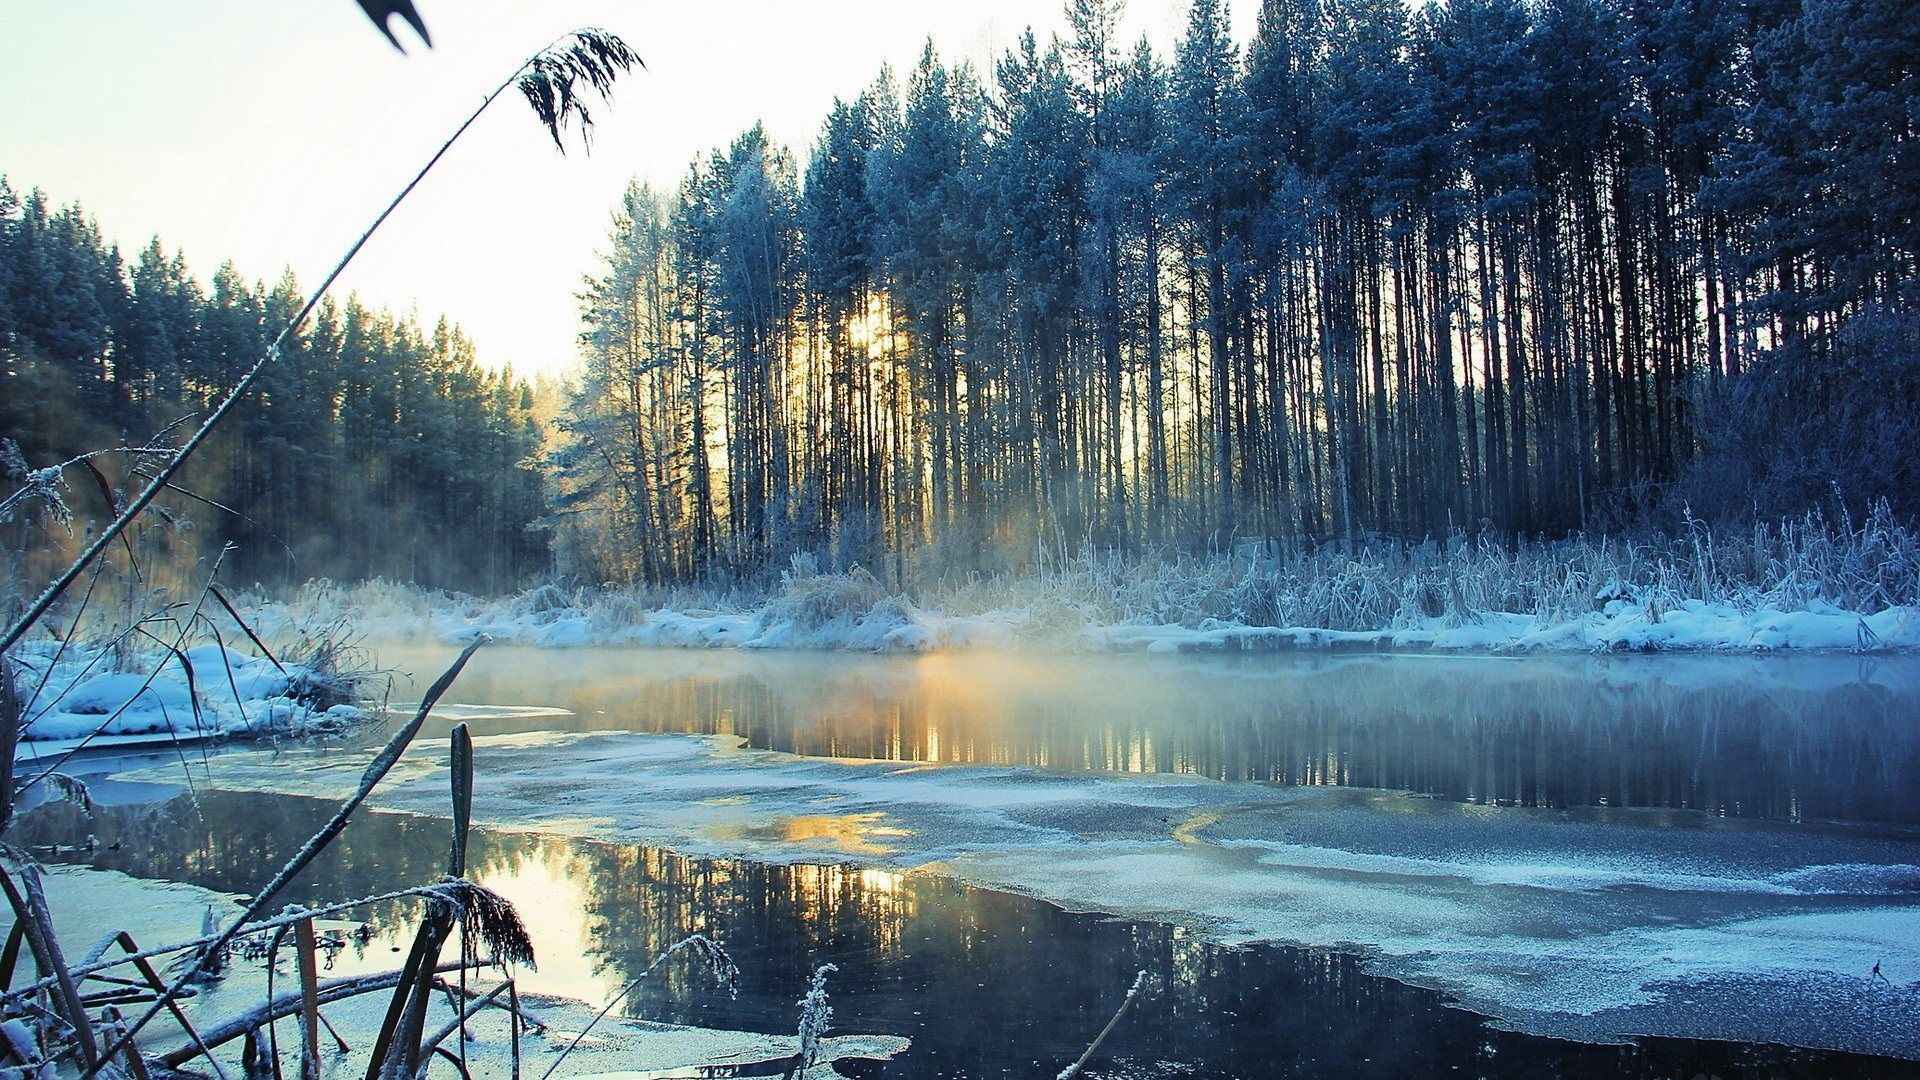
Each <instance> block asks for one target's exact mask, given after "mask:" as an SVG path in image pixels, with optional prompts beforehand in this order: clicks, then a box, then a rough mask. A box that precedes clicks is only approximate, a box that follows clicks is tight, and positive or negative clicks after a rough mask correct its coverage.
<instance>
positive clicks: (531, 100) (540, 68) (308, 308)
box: [0, 27, 645, 653]
mask: <svg viewBox="0 0 1920 1080" xmlns="http://www.w3.org/2000/svg"><path fill="white" fill-rule="evenodd" d="M644 66H645V65H644V64H642V63H641V61H640V57H639V56H638V55H637V54H635V53H634V51H633V50H632V49H630V48H628V47H627V44H626V42H624V41H622V40H620V38H619V37H617V36H616V35H614V34H612V33H609V32H608V31H606V30H601V29H598V28H595V27H587V28H585V29H581V30H575V31H573V32H572V33H570V34H566V35H564V36H562V37H560V38H557V39H555V40H554V41H553V42H552V43H550V44H548V45H547V47H546V48H543V49H541V50H540V51H539V52H536V53H534V54H533V55H532V56H529V57H527V58H526V59H525V60H523V61H521V62H520V64H519V66H518V67H515V68H514V69H513V71H512V72H511V73H510V74H509V75H508V76H507V77H506V78H505V79H504V80H502V81H501V83H500V85H499V86H497V87H495V88H494V89H493V92H492V93H490V94H488V95H487V96H486V97H485V98H484V99H482V100H481V102H480V105H479V107H478V108H476V109H474V110H473V113H472V114H471V115H470V116H468V117H467V119H466V120H465V122H463V123H462V124H461V125H460V126H459V127H458V128H455V129H454V132H453V134H452V135H450V136H448V138H447V141H446V142H444V143H442V144H441V145H440V149H438V150H436V151H434V154H433V156H432V157H430V158H428V159H427V163H426V164H425V165H423V166H421V167H420V171H419V172H417V173H415V174H414V177H413V179H412V180H409V181H407V185H406V186H405V187H403V188H401V189H400V193H399V194H398V195H395V196H394V197H393V201H392V202H390V203H388V204H387V207H386V209H384V210H382V211H380V214H379V216H378V217H376V218H374V219H373V224H371V225H369V226H367V229H366V231H365V232H363V233H361V234H360V238H359V239H357V240H355V241H354V242H353V245H352V246H351V247H349V248H347V253H346V254H345V255H343V256H341V257H340V261H339V262H338V263H336V264H334V267H333V269H332V270H331V271H330V272H329V273H328V274H327V276H326V277H325V278H324V279H323V280H322V281H321V282H320V287H319V288H317V289H315V290H314V291H313V293H312V294H311V295H309V296H308V297H307V301H306V303H305V304H303V305H301V307H300V310H299V311H298V312H296V313H295V314H294V316H293V318H292V319H289V320H288V321H287V325H285V326H283V327H281V329H280V332H279V334H277V335H275V337H274V339H273V343H272V344H270V345H268V346H267V351H266V352H265V353H264V354H262V355H261V357H260V358H259V359H258V360H257V361H255V362H254V365H253V367H252V368H250V369H248V371H247V373H246V374H245V375H243V376H241V377H240V381H239V382H237V383H235V384H234V385H233V388H232V389H231V390H229V391H227V394H226V396H225V397H224V398H222V399H221V400H220V404H219V405H218V406H216V407H215V408H214V410H213V412H212V413H210V414H209V415H208V416H207V418H206V420H205V421H204V422H202V423H201V425H200V427H199V429H198V430H196V431H195V432H194V433H193V435H192V436H191V437H189V438H188V439H187V441H186V442H185V443H183V444H181V446H180V448H179V449H177V450H175V451H174V452H173V454H172V456H170V457H169V458H168V459H167V462H166V464H165V465H163V466H161V468H160V469H159V471H157V472H155V473H153V474H152V475H151V476H150V478H149V479H148V481H147V486H146V487H144V488H142V489H141V491H140V493H139V494H138V495H136V496H134V497H133V499H132V500H130V501H129V502H128V503H127V504H126V506H125V508H124V509H122V510H121V511H120V513H119V515H118V516H116V517H115V518H114V520H113V522H112V524H110V525H108V526H107V527H106V528H105V529H102V530H101V531H100V534H99V535H98V536H96V537H94V539H93V541H92V543H90V544H88V545H87V547H86V549H85V550H83V551H82V552H81V553H80V554H79V555H78V556H77V557H75V559H74V560H73V562H72V564H71V565H69V566H68V567H67V568H66V569H65V570H64V571H62V572H61V573H60V576H58V577H56V578H55V579H54V580H53V582H52V583H51V584H49V585H48V586H47V587H46V589H45V590H44V591H42V592H41V594H40V595H39V597H37V598H36V599H35V600H34V602H33V603H32V604H30V605H28V607H27V609H26V611H25V612H24V613H23V614H22V615H21V616H20V617H19V618H18V619H16V620H14V622H13V623H12V625H10V626H8V627H7V631H6V636H5V637H4V638H0V653H5V652H6V651H7V650H8V649H11V648H12V647H13V646H14V645H15V644H16V643H17V642H19V640H20V639H21V638H22V637H25V636H26V633H27V631H28V630H29V629H31V628H32V627H33V625H34V624H35V623H36V622H38V621H39V620H40V618H41V617H42V616H44V615H45V614H46V613H47V612H48V610H50V609H51V608H52V607H53V605H54V603H55V602H57V601H58V600H59V599H60V596H61V594H62V593H64V592H66V590H67V587H68V586H69V585H72V584H73V582H74V580H75V579H77V578H78V577H79V576H80V575H81V574H82V573H84V572H85V571H86V569H87V567H88V566H89V565H91V564H92V563H93V561H94V560H95V559H97V558H99V557H100V554H101V552H103V551H105V550H106V549H107V546H108V545H110V544H112V543H113V542H114V541H115V540H116V539H117V538H118V537H119V536H120V534H121V532H123V531H124V530H125V529H126V528H127V526H128V525H130V524H132V523H133V521H134V520H135V519H136V518H138V517H139V516H140V514H141V513H142V512H143V511H145V510H146V508H147V506H148V504H150V503H152V502H153V500H154V498H155V497H156V496H158V495H159V494H160V492H162V491H164V490H166V489H167V488H168V487H170V486H171V483H172V481H173V477H174V475H175V474H176V473H178V472H179V471H180V468H181V466H182V465H185V464H186V461H187V458H189V457H191V456H192V455H193V452H194V451H195V450H197V449H199V448H200V445H201V444H202V443H204V442H206V440H207V437H208V436H210V435H211V434H213V429H214V428H216V427H218V426H219V425H220V422H221V421H222V420H224V419H226V416H227V414H228V413H229V412H231V411H233V407H234V405H235V404H236V403H237V402H238V401H239V400H240V399H241V398H242V397H243V396H245V395H246V393H247V391H248V390H249V389H250V388H251V387H252V386H253V384H254V382H255V381H256V380H257V379H259V377H260V373H261V372H262V371H263V370H265V369H266V367H267V365H268V364H270V363H272V362H273V361H274V360H275V359H276V358H277V357H279V355H280V347H281V345H282V344H283V343H284V342H285V341H286V340H287V339H288V338H289V337H290V336H292V335H293V333H294V332H295V331H296V330H298V329H299V328H300V326H301V324H302V323H304V322H306V319H307V316H308V315H310V314H312V312H313V309H314V308H315V307H317V306H318V305H319V303H320V300H321V298H322V297H324V296H325V295H326V294H327V290H328V289H330V288H332V287H333V283H334V281H335V280H336V279H338V278H339V276H340V274H341V272H342V271H344V270H346V268H347V265H348V264H349V263H351V262H352V261H353V258H354V256H356V255H358V254H359V253H360V249H361V248H363V247H365V246H366V244H367V241H368V240H370V239H372V238H373V234H374V233H375V232H376V231H378V230H379V228H380V226H381V225H383V224H385V223H386V220H387V218H388V217H389V216H391V215H392V214H393V212H394V210H395V209H397V208H398V207H399V206H400V204H401V203H402V202H404V201H405V200H406V198H407V196H408V195H411V194H412V193H413V189H414V188H416V187H418V186H419V185H420V181H421V180H423V179H425V178H426V175H427V173H429V172H431V171H432V170H433V167H434V166H435V165H438V164H439V163H440V159H441V158H443V157H445V156H446V154H447V151H448V150H450V149H452V148H453V144H454V143H456V142H458V141H459V139H460V137H461V136H462V135H464V134H466V132H467V129H468V128H470V127H472V126H473V123H474V121H476V120H478V119H480V116H481V114H482V113H484V112H486V111H487V108H488V106H490V105H492V104H493V103H494V101H495V99H497V98H499V96H500V95H501V94H503V93H505V92H506V91H507V89H508V88H509V87H512V86H516V85H517V86H518V87H519V89H520V92H521V94H522V95H523V96H525V97H526V99H527V103H528V104H529V105H531V106H532V107H533V112H534V116H535V117H537V118H538V119H539V120H540V123H541V124H543V125H544V126H545V127H546V129H547V133H548V134H549V135H551V136H552V137H553V143H554V145H555V146H557V147H559V148H560V150H561V152H562V153H565V151H566V143H565V141H564V139H563V137H562V131H563V129H565V128H567V127H568V126H570V125H571V126H573V127H576V128H577V129H578V130H579V132H580V137H581V144H582V145H583V146H586V145H588V142H589V137H588V133H589V132H590V130H591V129H592V126H593V115H592V113H590V112H589V111H588V109H587V102H588V100H589V99H590V98H592V97H598V98H599V99H600V100H602V101H604V100H606V98H607V96H608V95H609V94H610V93H611V92H612V89H613V84H614V81H615V80H616V79H617V78H618V77H619V76H620V75H622V74H625V73H626V72H628V71H631V70H632V69H633V68H635V67H644Z"/></svg>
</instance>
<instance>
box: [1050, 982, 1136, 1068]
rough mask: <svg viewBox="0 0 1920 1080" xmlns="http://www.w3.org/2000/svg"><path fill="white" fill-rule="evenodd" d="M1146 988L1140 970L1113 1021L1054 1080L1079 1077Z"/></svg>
mask: <svg viewBox="0 0 1920 1080" xmlns="http://www.w3.org/2000/svg"><path fill="white" fill-rule="evenodd" d="M1146 988H1147V973H1146V971H1145V970H1144V969H1142V970H1141V971H1140V972H1138V973H1137V974H1135V975H1134V977H1133V989H1131V990H1128V991H1127V997H1126V1000H1124V1001H1122V1002H1121V1003H1120V1007H1119V1008H1118V1009H1115V1010H1114V1012H1113V1019H1111V1020H1109V1021H1107V1026H1106V1027H1103V1028H1101V1029H1100V1034H1098V1035H1095V1036H1094V1037H1093V1044H1092V1045H1091V1046H1088V1047H1087V1052H1086V1053H1084V1054H1081V1055H1080V1059H1079V1060H1078V1061H1075V1062H1074V1063H1073V1064H1071V1065H1069V1066H1067V1067H1066V1068H1064V1069H1061V1070H1060V1075H1059V1076H1058V1077H1057V1078H1056V1080H1073V1078H1074V1077H1076V1076H1079V1075H1080V1070H1082V1069H1084V1068H1086V1067H1087V1062H1089V1061H1091V1060H1093V1055H1094V1054H1096V1053H1098V1052H1099V1050H1100V1044H1101V1043H1104V1042H1106V1041H1107V1036H1109V1035H1111V1034H1113V1029H1114V1028H1117V1027H1119V1026H1120V1018H1121V1017H1123V1016H1125V1015H1127V1010H1128V1009H1130V1008H1132V1007H1133V1001H1134V999H1135V998H1137V997H1139V996H1140V992H1141V991H1142V990H1145V989H1146Z"/></svg>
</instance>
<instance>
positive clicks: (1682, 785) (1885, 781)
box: [381, 648, 1920, 824]
mask: <svg viewBox="0 0 1920 1080" xmlns="http://www.w3.org/2000/svg"><path fill="white" fill-rule="evenodd" d="M442 652H443V650H439V649H427V650H420V649H399V648H395V649H383V650H382V653H381V655H382V657H383V659H385V660H386V661H387V662H389V663H394V664H397V665H398V666H400V667H401V668H402V669H405V670H420V671H434V670H438V667H436V664H438V663H439V661H440V659H441V655H442ZM455 692H456V694H457V695H459V696H460V697H461V700H463V701H470V702H485V703H488V704H496V705H510V704H522V705H544V706H564V707H566V708H568V709H571V710H573V711H574V712H575V713H576V714H577V715H576V716H574V717H572V718H562V719H560V720H558V721H556V719H555V718H553V717H551V716H541V717H530V718H524V719H518V720H514V719H500V718H494V719H486V718H478V719H475V720H474V721H473V724H474V730H475V732H476V734H487V733H500V732H506V731H515V730H534V729H552V728H555V727H562V728H567V729H570V730H633V731H649V732H692V733H698V734H728V735H737V736H740V737H743V738H745V739H746V741H747V742H748V743H749V744H750V745H752V746H753V747H755V748H758V749H768V750H779V751H785V752H789V753H794V754H802V755H807V756H819V757H858V758H880V759H887V760H913V761H944V762H980V763H994V764H1006V765H1024V766H1032V767H1036V768H1045V769H1066V770H1082V769H1095V770H1108V771H1133V772H1143V771H1155V772H1191V773H1199V774H1202V775H1205V776H1210V777H1213V778H1215V779H1222V780H1253V781H1263V782H1270V783H1280V784H1335V785H1352V786H1362V787H1382V788H1391V789H1397V790H1406V791H1413V792H1418V793H1421V794H1428V795H1434V796H1438V797H1442V798H1447V799H1456V800H1462V801H1467V802H1478V803H1498V804H1502V805H1522V806H1545V807H1553V808H1569V807H1652V808H1664V809H1678V810H1699V811H1704V812H1707V813H1711V814H1715V815H1724V816H1728V817H1747V818H1766V819H1774V820H1786V821H1803V820H1849V821H1880V822H1899V823H1907V824H1914V823H1920V801H1917V800H1915V799H1914V798H1913V797H1912V792H1914V791H1915V790H1920V728H1916V726H1915V725H1914V724H1913V722H1912V718H1913V717H1914V716H1915V715H1917V714H1920V659H1916V658H1912V657H1889V658H1861V657H1852V656H1798V657H1677V658H1666V657H1631V656H1629V657H1578V658H1557V657H1537V658H1521V659H1507V658H1502V659H1488V658H1446V657H1406V656H1388V657H1379V656H1353V657H1342V656H1297V655H1267V656H1256V657H1246V658H1226V657H1201V658H1183V657H1145V656H1130V657H1102V656H1074V657H1043V658H1034V657H1015V656H1001V655H991V654H954V655H932V656H924V657H873V656H849V655H843V654H833V655H827V656H822V655H818V654H792V653H782V654H751V653H740V652H737V651H716V652H680V651H672V650H633V649H577V650H567V649H525V648H501V649H496V650H492V651H490V652H489V654H488V657H487V663H486V664H484V665H476V667H475V670H473V671H472V672H470V673H469V674H468V675H466V676H464V677H463V679H462V681H461V683H460V685H459V687H457V688H456V691H455Z"/></svg>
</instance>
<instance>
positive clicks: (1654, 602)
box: [256, 575, 1920, 653]
mask: <svg viewBox="0 0 1920 1080" xmlns="http://www.w3.org/2000/svg"><path fill="white" fill-rule="evenodd" d="M825 577H827V576H826V575H820V576H818V577H816V578H815V579H813V580H812V581H808V582H803V583H799V584H797V585H796V584H794V583H791V582H790V583H789V585H788V586H787V588H786V589H785V590H783V591H782V592H780V593H778V594H775V595H774V596H773V597H771V598H769V599H767V600H765V601H764V602H762V603H760V604H758V605H754V606H744V605H743V606H738V607H734V608H732V609H717V608H715V607H710V606H700V605H698V604H695V603H689V604H686V605H684V606H671V605H665V606H658V607H650V606H648V604H647V602H646V600H645V599H644V598H642V597H638V596H635V595H634V594H631V593H624V592H619V591H601V590H583V591H578V592H574V593H563V592H561V591H560V590H558V589H553V588H543V589H539V590H534V591H531V592H528V593H523V594H520V595H518V596H513V597H506V598H500V599H492V600H481V599H475V598H470V597H458V596H452V595H448V594H435V593H429V592H425V591H421V590H414V589H407V588H402V587H397V586H390V585H384V584H379V583H375V584H373V585H368V586H361V587H359V588H356V589H353V590H316V589H309V590H307V591H306V592H305V593H303V594H302V596H301V597H300V598H297V599H295V600H292V601H288V602H283V603H268V604H263V605H262V606H261V607H259V608H258V609H256V614H257V616H258V617H259V618H260V620H261V621H262V622H263V623H265V624H267V625H269V626H274V625H279V624H282V623H287V622H291V621H295V620H300V619H310V618H313V617H314V616H315V615H316V614H318V615H319V616H320V617H326V616H327V615H328V614H330V612H329V611H328V610H327V609H332V608H337V609H338V610H339V611H340V612H341V613H342V614H347V615H350V617H351V618H352V619H353V620H354V621H355V624H356V626H357V628H358V630H359V631H360V632H361V633H363V634H365V635H367V636H368V637H370V638H373V639H377V640H397V641H405V640H433V641H439V642H444V643H449V644H462V643H465V642H468V641H472V640H474V639H476V638H478V637H480V636H481V635H485V636H487V637H490V638H492V639H494V640H495V641H498V642H501V643H509V644H520V645H531V646H537V647H544V648H569V647H580V646H593V645H630V646H651V647H661V648H697V649H712V648H740V649H827V650H846V651H861V652H880V653H913V652H933V651H939V650H952V649H1022V650H1039V651H1063V652H1151V653H1176V652H1261V651H1284V650H1316V649H1317V650H1355V651H1432V652H1475V651H1478V652H1494V653H1526V652H1566V653H1594V652H1708V651H1711V652H1754V653H1763V652H1770V651H1776V650H1828V651H1862V652H1876V651H1904V650H1914V649H1920V607H1915V606H1911V605H1891V606H1886V607H1881V608H1878V609H1876V610H1853V609H1849V608H1846V607H1842V606H1840V605H1837V604H1833V603H1829V602H1826V601H1823V600H1819V599H1809V600H1805V601H1803V602H1801V603H1799V604H1797V605H1787V604H1770V603H1766V602H1764V601H1758V602H1753V603H1749V604H1741V603H1737V602H1727V601H1722V602H1713V601H1707V600H1700V599H1680V600H1677V601H1675V602H1673V603H1672V605H1671V606H1667V605H1663V604H1662V603H1661V601H1660V600H1658V599H1649V600H1635V599H1630V598H1627V597H1617V596H1616V597H1613V598H1610V599H1604V600H1595V601H1594V603H1593V605H1592V608H1593V609H1592V610H1588V611H1582V612H1568V611H1537V612H1532V613H1526V612H1513V611H1499V610H1469V611H1466V612H1459V613H1448V614H1441V615H1423V614H1419V613H1417V611H1406V612H1401V613H1399V614H1398V615H1397V616H1395V617H1390V618H1387V619H1385V620H1384V621H1382V622H1381V623H1380V624H1379V625H1377V626H1373V627H1363V628H1343V627H1337V626H1328V625H1260V624H1257V623H1254V622H1249V621H1246V620H1243V619H1235V618H1231V617H1227V618H1218V617H1207V618H1201V619H1195V620H1187V621H1180V620H1154V619H1151V618H1120V619H1116V620H1114V621H1105V620H1103V618H1102V613H1101V612H1099V611H1097V610H1090V609H1089V608H1088V607H1086V606H1080V605H1076V604H1073V603H1071V602H1062V601H1060V600H1057V599H1051V598H1049V599H1043V600H1039V601H1036V602H1033V603H1029V604H1025V605H1020V606H1007V607H994V608H991V609H988V610H982V611H975V612H972V613H951V612H948V611H943V610H940V609H939V608H935V607H922V606H920V605H918V604H915V603H913V602H911V601H909V600H907V599H905V598H903V597H898V596H886V595H881V596H879V597H878V598H877V599H870V598H869V597H868V596H867V595H866V594H867V593H868V592H869V591H870V590H868V589H866V588H864V587H863V583H862V582H861V581H860V580H859V579H858V578H852V577H851V576H850V575H836V576H835V577H837V578H839V579H841V580H842V582H843V584H842V585H840V586H835V585H832V584H829V585H822V584H820V579H822V578H825ZM867 581H869V582H870V581H871V579H867ZM316 609H318V610H316Z"/></svg>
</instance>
